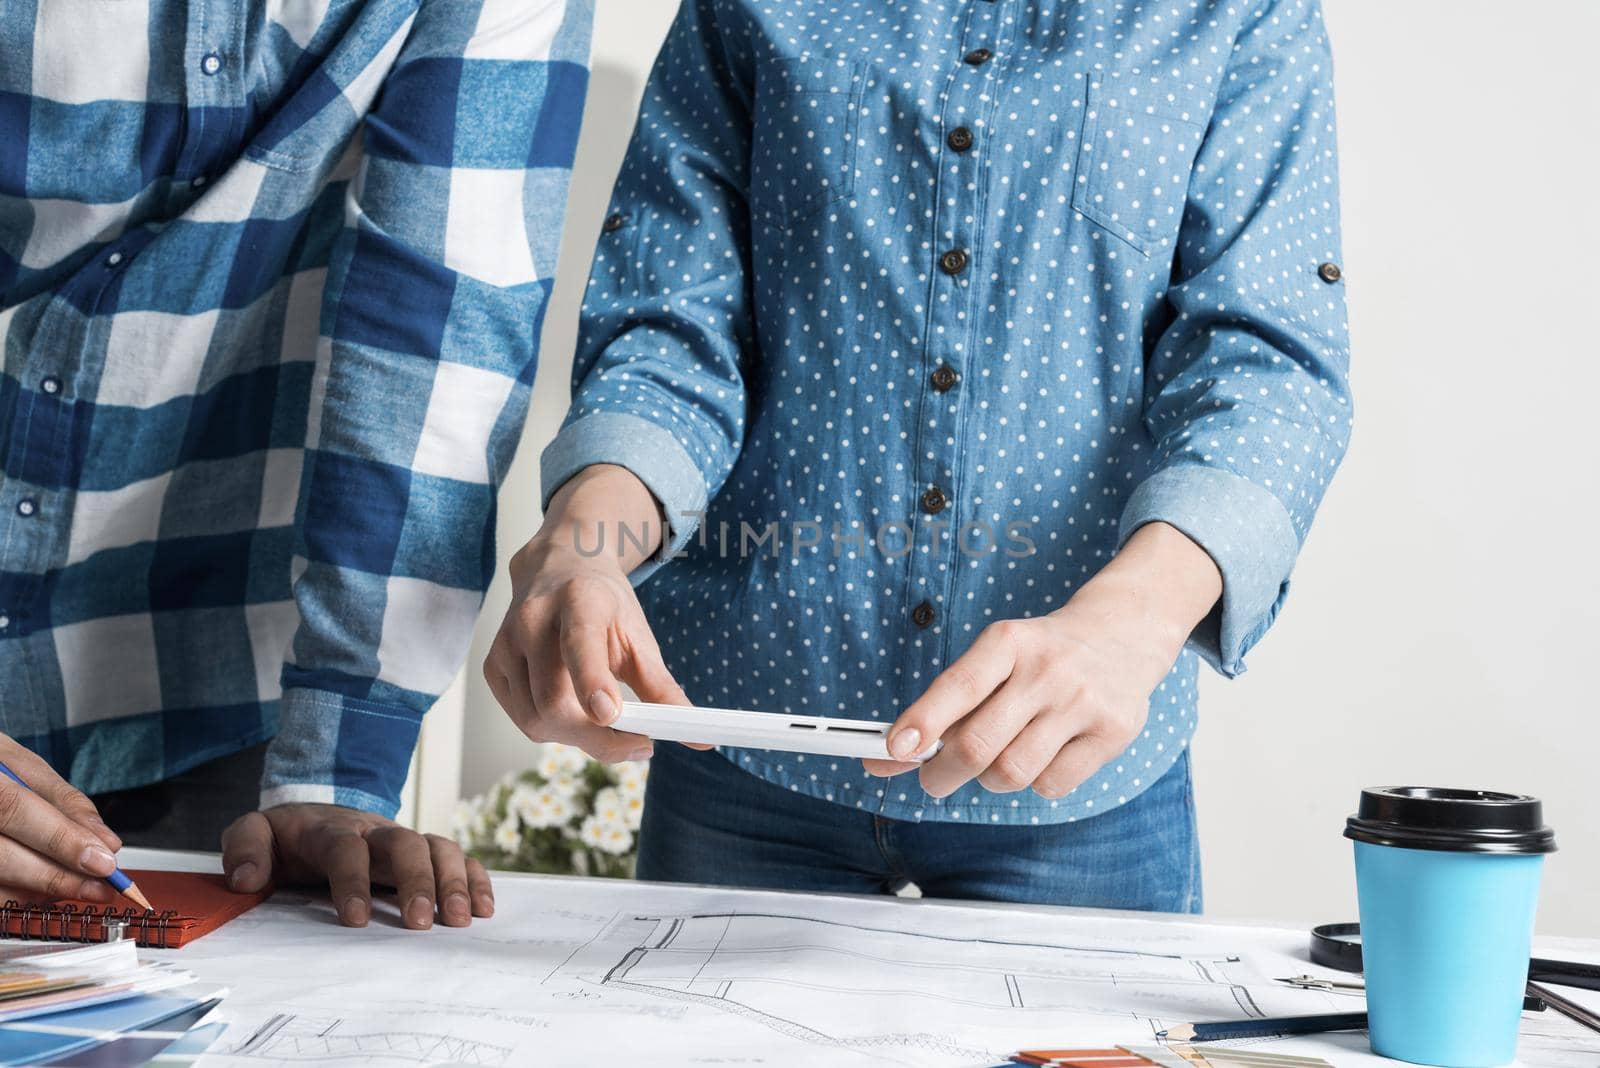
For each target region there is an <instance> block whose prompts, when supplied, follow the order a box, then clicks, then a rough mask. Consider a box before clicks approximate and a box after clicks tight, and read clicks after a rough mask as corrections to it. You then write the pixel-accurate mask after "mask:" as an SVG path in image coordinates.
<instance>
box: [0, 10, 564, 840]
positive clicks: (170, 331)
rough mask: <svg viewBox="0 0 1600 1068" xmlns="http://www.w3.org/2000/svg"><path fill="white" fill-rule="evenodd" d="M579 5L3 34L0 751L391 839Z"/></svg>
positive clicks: (513, 385) (549, 198)
mask: <svg viewBox="0 0 1600 1068" xmlns="http://www.w3.org/2000/svg"><path fill="white" fill-rule="evenodd" d="M591 20H592V4H591V0H394V2H390V0H371V2H366V0H331V2H330V0H321V2H312V3H289V2H284V0H266V2H258V3H248V4H246V3H239V2H237V0H124V2H121V3H114V4H110V3H103V2H100V0H10V2H8V3H6V4H4V5H3V6H0V344H3V351H4V374H3V376H0V729H3V730H4V731H5V732H7V733H9V734H11V735H12V736H14V737H16V738H17V739H18V740H20V741H21V742H23V743H24V744H26V745H28V746H29V747H31V748H33V749H34V750H36V751H38V752H39V753H41V754H42V755H44V756H45V757H46V758H48V759H49V760H50V762H51V763H52V764H53V765H54V766H55V767H56V768H58V769H59V770H61V771H62V772H63V773H66V774H68V775H69V776H70V777H71V779H72V781H73V782H74V783H75V784H77V785H78V786H79V787H80V788H82V789H84V790H86V791H90V792H95V791H103V790H113V789H120V788H126V787H132V786H137V785H141V784H144V783H149V782H152V781H156V780H159V779H162V778H164V777H167V776H171V775H173V774H175V773H177V772H179V771H181V770H183V769H185V768H187V767H190V766H191V765H194V764H196V763H199V762H202V761H205V760H208V759H211V758H214V757H217V756H221V755H224V754H227V753H230V752H233V751H236V750H238V749H240V748H242V747H245V746H249V745H251V744H253V743H256V742H259V741H260V740H262V739H265V738H268V737H271V736H272V735H274V733H276V735H277V739H276V741H275V742H274V743H273V745H272V747H271V749H270V751H269V756H268V762H267V776H266V782H265V783H264V784H263V797H262V803H263V804H264V805H270V804H275V803H281V802H287V801H322V802H332V803H336V804H342V805H349V806H353V807H357V808H362V809H369V810H372V811H377V812H381V813H385V814H390V813H392V812H393V811H394V810H395V808H396V806H397V801H398V797H399V793H400V790H401V787H402V785H403V783H404V780H405V775H406V769H407V764H408V761H409V759H410V755H411V751H412V749H413V747H414V745H415V741H416V735H417V729H418V726H419V723H420V718H421V716H422V714H423V712H424V710H426V709H427V708H428V706H429V705H430V704H431V703H432V702H433V701H434V700H435V698H436V696H437V695H438V694H439V693H440V692H441V690H442V689H443V688H444V687H445V686H446V685H447V684H448V683H449V681H450V679H451V678H452V676H453V675H454V674H455V672H456V671H457V670H458V668H459V666H460V664H461V662H462V660H463V658H464V656H465V654H466V650H467V646H468V642H469V638H470V631H471V626H472V622H473V619H474V617H475V616H476V614H477V612H478V608H479V604H480V600H481V597H482V593H483V590H484V588H485V586H486V585H487V583H488V581H489V578H490V575H491V572H492V570H493V566H494V552H493V546H492V530H493V516H494V508H495V490H496V486H497V484H498V483H499V481H500V479H501V477H502V476H503V475H504V473H505V470H506V466H507V465H508V463H509V462H510V459H511V455H512V450H513V447H514V445H515V443H516V440H517V437H518V434H519V432H520V430H521V427H522V423H523V419H524V415H525V412H526V408H527V401H528V392H529V386H530V383H531V382H532V379H533V373H534V366H535V362H536V348H537V343H538V338H539V330H540V324H541V321H542V318H543V314H544V310H545V307H546V304H547V301H548V299H549V293H550V280H551V277H552V275H553V273H554V270H555V265H556V254H557V248H558V246H559V239H560V233H561V220H562V212H563V208H564V205H565V202H566V191H567V183H568V178H569V175H570V171H571V166H572V160H573V154H574V151H575V148H576V143H577V137H578V127H579V123H580V117H581V112H582V107H583V100H584V94H585V90H586V87H587V79H588V73H587V66H588V56H589V37H590V29H591V26H590V23H591Z"/></svg>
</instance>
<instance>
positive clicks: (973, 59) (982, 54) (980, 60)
mask: <svg viewBox="0 0 1600 1068" xmlns="http://www.w3.org/2000/svg"><path fill="white" fill-rule="evenodd" d="M993 58H994V53H993V52H991V51H989V50H988V49H987V48H974V49H973V50H972V51H970V52H968V53H967V54H966V55H964V56H962V57H961V60H962V62H963V63H970V64H972V65H973V66H974V67H981V66H983V65H984V64H985V63H987V62H989V60H991V59H993Z"/></svg>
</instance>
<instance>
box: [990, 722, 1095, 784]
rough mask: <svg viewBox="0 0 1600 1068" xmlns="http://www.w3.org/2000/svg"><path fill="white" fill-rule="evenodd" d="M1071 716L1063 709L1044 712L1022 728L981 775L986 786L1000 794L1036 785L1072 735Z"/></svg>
mask: <svg viewBox="0 0 1600 1068" xmlns="http://www.w3.org/2000/svg"><path fill="white" fill-rule="evenodd" d="M1069 719H1070V717H1068V716H1066V715H1064V714H1063V713H1062V712H1060V711H1048V712H1041V713H1040V714H1039V715H1037V716H1035V717H1034V718H1033V719H1032V720H1031V721H1029V722H1028V723H1027V724H1026V725H1025V726H1024V727H1023V728H1022V730H1021V731H1019V732H1018V733H1017V735H1016V737H1014V738H1013V739H1011V741H1010V743H1009V744H1007V745H1006V747H1005V748H1004V749H1002V750H1001V751H1000V753H999V755H998V756H996V757H995V758H994V759H993V760H991V761H989V766H988V767H986V768H984V769H983V771H982V772H980V773H979V775H978V782H980V783H982V784H983V787H984V789H986V790H991V791H993V792H994V793H997V794H1009V793H1015V792H1016V791H1018V790H1026V789H1027V788H1028V787H1030V786H1032V785H1034V780H1036V779H1037V778H1038V777H1039V776H1040V775H1041V774H1042V773H1043V772H1044V769H1045V768H1047V767H1049V766H1050V762H1051V761H1052V760H1054V759H1055V758H1056V754H1058V753H1060V752H1061V748H1062V743H1063V742H1064V741H1066V740H1069V739H1071V737H1072V728H1071V727H1070V726H1069Z"/></svg>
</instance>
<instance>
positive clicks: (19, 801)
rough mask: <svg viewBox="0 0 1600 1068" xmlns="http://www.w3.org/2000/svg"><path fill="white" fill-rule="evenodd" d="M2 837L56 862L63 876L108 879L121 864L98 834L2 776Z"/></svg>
mask: <svg viewBox="0 0 1600 1068" xmlns="http://www.w3.org/2000/svg"><path fill="white" fill-rule="evenodd" d="M19 774H20V773H19ZM52 774H53V773H52ZM69 789H70V787H69ZM85 800H86V801H87V799H85ZM90 807H91V808H92V807H93V806H90ZM0 838H10V839H13V840H14V841H16V842H18V843H20V844H22V845H24V846H26V847H28V849H29V850H31V851H33V852H34V853H36V854H38V855H39V856H40V857H41V858H43V859H45V860H48V861H53V862H54V866H55V867H58V868H59V869H61V872H62V874H63V875H65V876H68V877H71V878H73V879H81V878H82V877H84V876H86V875H87V876H93V877H95V878H104V877H105V876H107V875H110V874H111V873H112V872H113V871H115V870H116V867H117V860H116V857H114V856H113V855H112V854H111V850H110V849H108V848H106V843H105V842H104V841H102V840H101V839H100V837H99V836H98V835H95V834H92V833H90V831H89V829H88V828H87V827H84V826H83V825H82V824H80V823H77V822H76V821H74V820H71V819H68V818H67V816H66V815H65V814H64V813H63V812H62V811H61V810H60V809H58V808H56V807H55V806H54V805H52V804H51V803H50V802H49V801H46V800H45V799H44V798H43V797H41V796H40V795H39V794H37V793H34V792H33V791H31V790H29V789H27V788H25V787H22V786H19V785H17V784H16V783H15V782H12V781H11V780H10V779H8V778H5V777H4V776H0ZM30 885H31V884H30Z"/></svg>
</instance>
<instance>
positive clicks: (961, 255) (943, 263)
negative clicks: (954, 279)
mask: <svg viewBox="0 0 1600 1068" xmlns="http://www.w3.org/2000/svg"><path fill="white" fill-rule="evenodd" d="M966 269H967V254H966V253H965V252H963V251H962V250H961V249H958V248H953V249H951V250H950V251H949V252H946V253H945V254H944V255H943V256H940V257H939V270H941V271H943V272H944V273H945V274H952V275H953V274H960V273H961V272H962V271H964V270H966Z"/></svg>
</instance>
